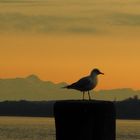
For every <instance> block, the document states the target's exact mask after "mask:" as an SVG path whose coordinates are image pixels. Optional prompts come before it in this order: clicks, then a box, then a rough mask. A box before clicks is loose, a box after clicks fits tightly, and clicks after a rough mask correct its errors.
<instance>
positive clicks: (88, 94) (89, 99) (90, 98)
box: [88, 91, 91, 100]
mask: <svg viewBox="0 0 140 140" xmlns="http://www.w3.org/2000/svg"><path fill="white" fill-rule="evenodd" d="M88 97H89V100H91V97H90V92H89V91H88Z"/></svg>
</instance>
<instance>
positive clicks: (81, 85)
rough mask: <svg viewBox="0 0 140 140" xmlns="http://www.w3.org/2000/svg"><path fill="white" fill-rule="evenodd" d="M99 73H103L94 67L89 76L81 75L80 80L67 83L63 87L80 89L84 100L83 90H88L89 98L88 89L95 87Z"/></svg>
mask: <svg viewBox="0 0 140 140" xmlns="http://www.w3.org/2000/svg"><path fill="white" fill-rule="evenodd" d="M99 74H103V75H104V73H102V72H101V71H100V70H99V69H97V68H95V69H93V70H92V71H91V73H90V75H89V76H86V77H83V78H81V79H80V80H78V81H77V82H75V83H73V84H71V85H67V86H65V87H63V88H67V89H75V90H79V91H81V92H82V93H83V100H84V95H85V92H88V97H89V100H91V97H90V92H89V91H90V90H92V89H94V88H95V87H96V85H97V83H98V79H97V76H98V75H99Z"/></svg>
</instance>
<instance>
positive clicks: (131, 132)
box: [0, 117, 140, 140]
mask: <svg viewBox="0 0 140 140" xmlns="http://www.w3.org/2000/svg"><path fill="white" fill-rule="evenodd" d="M0 140H55V126H54V119H53V118H38V117H36V118H33V117H0ZM117 140H140V121H139V120H117Z"/></svg>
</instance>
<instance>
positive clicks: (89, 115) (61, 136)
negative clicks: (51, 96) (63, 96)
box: [54, 100, 116, 140]
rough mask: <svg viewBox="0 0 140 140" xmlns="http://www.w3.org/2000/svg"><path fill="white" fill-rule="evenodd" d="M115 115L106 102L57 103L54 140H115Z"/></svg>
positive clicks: (74, 101)
mask: <svg viewBox="0 0 140 140" xmlns="http://www.w3.org/2000/svg"><path fill="white" fill-rule="evenodd" d="M115 114H116V113H115V107H114V104H113V103H112V102H108V101H95V100H91V101H88V100H85V101H81V100H66V101H57V102H56V103H55V104H54V116H55V126H56V140H115V131H116V130H115V126H116V122H115V117H116V115H115Z"/></svg>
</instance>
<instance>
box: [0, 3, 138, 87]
mask: <svg viewBox="0 0 140 140" xmlns="http://www.w3.org/2000/svg"><path fill="white" fill-rule="evenodd" d="M78 2H79V1H78V0H77V3H78ZM113 2H114V1H112V2H111V3H109V2H108V1H107V0H106V3H105V2H101V1H100V2H98V1H96V2H95V3H93V2H92V1H90V0H89V1H88V2H87V5H84V4H85V2H83V3H81V5H77V4H76V3H74V1H73V3H72V2H70V1H67V2H64V1H62V0H61V1H60V3H58V1H53V2H51V1H49V2H48V3H47V2H46V3H45V2H44V3H45V5H43V4H42V3H40V5H39V4H38V3H26V4H25V3H24V4H23V3H17V4H11V5H8V4H7V3H3V4H2V5H1V9H0V19H1V21H0V30H1V32H0V78H11V77H26V76H28V75H29V74H36V75H38V76H39V77H40V78H41V79H43V80H48V81H53V82H56V83H58V82H67V83H71V82H74V81H76V80H78V79H79V78H80V77H82V76H85V75H87V74H89V73H90V71H91V70H92V69H93V68H95V67H96V68H99V69H100V70H101V71H102V72H104V73H105V75H104V76H100V77H99V80H100V83H99V85H98V87H97V89H110V88H111V89H112V88H123V87H130V88H133V89H140V87H139V83H140V62H139V60H140V39H139V37H140V20H139V19H140V15H138V12H140V9H139V7H138V6H137V4H136V0H135V1H133V2H132V1H128V3H127V5H124V4H125V2H124V3H123V2H121V1H118V2H115V3H113ZM54 3H55V4H54ZM62 3H63V4H64V5H65V7H63V4H62ZM95 4H96V6H95ZM7 5H8V7H7ZM104 5H106V6H104ZM110 5H111V6H110ZM58 6H59V7H58ZM80 6H81V7H80ZM60 7H61V9H60ZM101 10H102V11H101ZM132 10H133V11H132ZM24 22H25V23H24Z"/></svg>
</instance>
